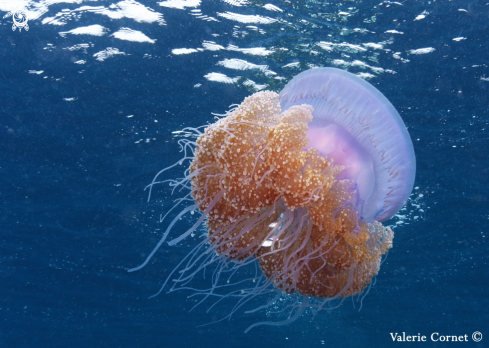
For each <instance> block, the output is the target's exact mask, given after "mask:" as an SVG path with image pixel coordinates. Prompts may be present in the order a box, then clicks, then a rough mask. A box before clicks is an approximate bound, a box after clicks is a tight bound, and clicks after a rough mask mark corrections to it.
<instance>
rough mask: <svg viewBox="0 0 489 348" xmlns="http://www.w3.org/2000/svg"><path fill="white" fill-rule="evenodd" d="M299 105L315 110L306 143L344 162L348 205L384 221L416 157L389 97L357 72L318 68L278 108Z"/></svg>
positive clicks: (288, 90)
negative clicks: (352, 187) (351, 187)
mask: <svg viewBox="0 0 489 348" xmlns="http://www.w3.org/2000/svg"><path fill="white" fill-rule="evenodd" d="M301 104H309V105H311V106H312V107H313V108H314V112H313V113H312V115H313V120H312V122H310V123H309V131H308V133H307V136H308V138H309V139H310V141H309V145H308V146H309V147H313V148H316V149H317V150H319V151H320V152H321V154H323V155H324V156H326V157H327V158H328V159H332V160H333V163H334V164H335V165H340V166H344V168H345V169H344V170H343V171H342V172H341V173H340V176H339V177H338V179H340V180H341V179H348V180H352V181H353V182H355V183H356V195H354V197H353V198H352V201H351V203H352V204H353V205H354V206H355V208H356V210H357V211H358V213H359V215H360V217H361V218H362V219H363V220H364V221H366V222H373V221H374V220H375V221H384V220H387V219H388V218H390V217H391V216H393V215H394V214H395V213H397V212H398V211H399V210H400V209H401V208H402V207H403V205H404V204H405V203H406V201H407V200H408V197H409V195H410V194H411V191H412V189H413V185H414V177H415V174H416V159H415V156H414V149H413V143H412V141H411V138H410V137H409V133H408V131H407V129H406V126H405V125H404V122H403V121H402V119H401V117H400V116H399V113H398V112H397V111H396V109H395V108H394V106H393V105H392V104H391V103H390V102H389V101H388V100H387V98H386V97H384V95H383V94H382V93H380V92H379V91H378V90H377V89H376V88H375V87H373V86H372V85H371V84H369V83H368V82H366V81H364V80H363V79H361V78H359V77H358V76H356V75H353V74H351V73H349V72H346V71H344V70H340V69H335V68H317V69H311V70H307V71H304V72H302V73H301V74H299V75H297V76H296V77H294V78H293V79H292V80H291V81H290V82H289V83H288V84H287V85H286V86H285V88H284V89H283V90H282V92H280V105H281V107H282V110H287V109H288V108H290V107H291V106H293V105H301Z"/></svg>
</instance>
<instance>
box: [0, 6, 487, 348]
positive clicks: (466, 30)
mask: <svg viewBox="0 0 489 348" xmlns="http://www.w3.org/2000/svg"><path fill="white" fill-rule="evenodd" d="M367 3H369V2H368V1H367ZM374 3H375V4H377V3H378V1H375V2H370V3H369V4H368V6H367V5H366V4H363V5H364V6H365V8H366V9H367V8H371V7H372V6H373V4H374ZM311 4H312V3H298V4H297V5H294V6H291V5H286V4H282V3H277V4H276V5H278V6H280V7H282V8H288V10H287V11H289V12H290V13H291V14H293V15H294V16H296V17H300V16H301V15H303V16H306V14H307V13H311V12H314V11H315V9H314V7H313V8H311V6H314V5H311ZM350 4H355V3H353V2H351V3H350ZM105 5H106V6H108V3H105ZM145 5H147V6H153V8H156V9H157V10H158V11H160V12H162V13H163V14H164V16H165V20H166V22H167V25H166V26H156V25H153V26H147V25H144V24H140V23H135V22H133V21H131V20H129V19H127V23H125V22H124V21H125V19H122V20H121V21H119V22H117V25H116V24H115V23H114V22H113V21H111V20H108V19H105V17H104V18H102V17H100V16H99V15H95V14H87V15H86V16H83V17H82V18H81V19H80V20H79V22H77V23H76V25H74V24H73V25H72V26H71V27H70V28H62V30H69V29H71V28H74V27H78V26H83V25H89V24H94V23H100V24H103V25H104V26H106V27H108V28H110V29H111V30H112V31H116V30H117V29H118V28H119V27H123V26H130V27H131V28H132V29H136V30H144V32H145V34H146V35H148V36H149V37H151V38H157V42H156V43H155V44H154V45H148V44H145V45H144V49H143V50H142V51H141V47H143V46H142V45H143V44H140V43H132V42H126V41H120V40H117V39H115V38H109V37H103V38H98V37H93V38H90V41H91V42H93V43H94V44H95V45H97V44H98V43H99V41H98V40H101V41H100V43H101V45H103V47H102V46H100V47H102V48H104V47H107V46H111V45H112V47H118V48H119V50H121V51H125V52H131V55H126V56H116V57H113V58H110V59H109V60H107V61H105V62H98V61H96V60H94V59H90V60H87V63H86V64H85V65H83V66H81V67H80V66H77V65H74V64H73V63H72V62H73V61H76V60H78V59H81V58H80V54H81V53H80V51H74V52H71V51H68V50H62V49H61V47H68V46H70V45H73V44H76V43H80V40H79V39H78V38H74V37H67V38H61V37H60V36H59V34H58V32H59V31H60V28H58V27H56V26H50V25H42V24H41V22H40V20H36V21H32V22H30V23H29V24H30V31H29V32H24V31H23V32H22V33H19V32H18V31H16V32H12V31H11V22H8V21H7V20H3V21H2V23H1V25H0V42H1V47H0V91H1V97H0V204H1V210H0V231H1V234H0V345H1V346H2V347H67V346H69V347H87V346H93V347H109V346H110V347H194V346H199V347H216V346H218V347H228V346H229V347H250V346H253V347H288V346H301V347H303V346H307V347H309V346H320V345H322V344H323V343H324V344H325V345H329V346H332V347H338V346H344V347H347V346H352V347H355V346H390V345H392V346H396V345H400V344H402V343H394V344H393V343H392V340H391V338H390V335H389V333H390V332H403V331H405V332H406V333H409V334H417V333H418V332H419V333H421V334H425V335H430V334H431V333H432V332H440V333H442V334H456V335H458V334H468V335H469V336H470V335H471V334H472V332H474V331H476V330H478V331H481V332H482V333H483V335H485V337H484V339H483V340H482V341H481V342H480V343H479V344H477V346H480V347H484V346H487V343H486V342H487V340H488V339H489V330H487V328H488V324H487V323H488V321H489V309H488V308H489V300H488V296H487V289H488V288H489V280H488V277H489V269H488V267H489V265H488V260H487V254H488V242H487V239H488V238H489V234H488V231H487V225H488V222H489V203H488V194H489V185H488V179H487V178H488V175H489V159H488V152H487V148H488V145H489V141H488V135H487V134H488V132H489V111H488V106H489V102H488V98H487V96H488V94H489V82H488V81H484V80H482V79H481V77H482V76H488V77H489V69H488V67H487V63H488V62H489V50H488V48H487V32H488V31H487V30H488V27H487V22H488V20H489V6H488V5H487V4H486V3H485V2H484V1H473V2H467V1H459V2H458V3H457V2H456V1H452V2H450V3H448V4H446V3H444V2H442V1H437V2H436V3H435V2H434V3H433V4H430V6H429V9H430V14H429V16H428V17H427V19H426V20H425V21H424V22H419V25H418V23H415V24H416V26H415V25H414V24H413V18H415V17H416V16H417V15H418V14H420V13H421V12H422V11H423V10H424V9H426V8H428V2H412V3H410V4H408V3H406V4H405V6H404V7H403V8H402V10H398V9H397V8H396V10H395V11H394V9H393V8H394V7H395V6H394V5H392V7H389V8H386V7H385V5H384V9H383V12H384V16H383V17H381V18H379V20H378V21H377V22H376V23H374V24H371V25H369V26H368V28H369V30H372V31H378V32H379V33H382V32H383V31H385V30H387V29H392V19H397V20H398V21H399V23H403V22H402V21H403V20H406V24H403V25H401V26H400V27H399V30H400V31H403V32H404V34H403V35H399V36H396V41H395V47H390V48H391V49H393V50H394V51H395V50H397V51H400V52H402V54H403V57H406V51H407V50H409V49H413V48H421V47H430V46H431V47H436V51H435V52H433V53H430V54H429V55H419V56H416V55H410V56H409V59H410V60H411V61H410V62H409V63H402V62H400V61H399V60H394V59H391V60H389V61H387V60H385V61H383V60H382V58H381V61H380V66H382V67H384V68H389V69H393V70H395V71H396V72H397V74H395V75H391V74H381V75H379V76H378V77H376V78H375V79H373V80H371V82H372V83H373V84H374V85H375V86H376V87H377V88H379V89H380V90H381V91H382V92H383V93H384V94H385V95H386V96H387V98H388V99H389V100H391V102H392V103H393V104H394V105H395V107H396V108H397V109H398V111H399V113H400V114H401V116H402V117H403V119H404V120H405V122H406V125H407V126H408V129H409V132H410V134H411V136H412V139H413V143H414V146H415V152H416V156H417V176H416V183H415V186H417V187H419V189H418V191H417V192H418V193H423V194H424V197H423V199H422V200H421V202H422V209H424V210H425V213H424V214H418V215H420V216H421V218H420V219H418V220H417V221H410V223H409V224H404V225H403V226H401V227H398V228H396V230H395V232H396V235H395V239H394V248H393V249H392V250H391V251H390V252H389V255H388V258H387V260H386V261H385V262H384V264H383V266H382V268H381V270H380V273H379V275H378V276H377V280H376V284H375V286H374V287H373V288H372V289H371V290H370V293H369V295H368V296H367V297H366V298H365V299H364V301H363V308H362V310H361V311H358V306H357V305H356V306H355V307H354V306H353V305H352V304H351V302H350V301H348V300H347V301H345V303H344V304H343V305H342V306H341V307H340V308H338V309H336V310H334V311H332V312H330V313H329V312H322V313H319V314H318V315H317V316H316V317H314V318H312V316H311V315H306V316H304V317H302V318H300V319H299V320H297V321H296V322H294V323H293V324H291V325H288V326H282V327H258V328H256V329H253V330H252V331H251V332H250V333H248V334H244V333H243V331H244V329H245V328H246V327H247V326H248V325H250V324H251V323H254V322H257V321H261V320H263V319H264V313H255V314H253V315H246V314H243V313H236V315H235V316H233V318H232V320H231V321H229V322H228V321H225V322H221V323H218V324H215V325H210V326H205V327H199V328H196V326H198V325H200V324H205V323H207V322H210V321H212V320H215V319H217V318H219V317H220V315H222V314H226V313H227V310H229V309H230V308H231V307H227V308H226V306H224V307H219V308H218V309H216V310H215V311H212V312H211V313H206V312H205V309H206V308H205V307H199V308H198V309H197V310H195V311H194V312H192V313H188V312H187V311H188V310H189V309H190V308H191V306H192V302H191V301H190V300H188V299H187V298H186V297H187V295H188V293H183V292H177V293H172V294H169V295H165V294H162V295H160V296H158V297H156V298H154V299H151V300H148V299H147V297H148V296H149V295H151V294H153V293H154V292H156V291H157V290H158V289H159V286H160V284H161V281H162V279H164V276H165V275H166V274H168V272H169V271H170V270H171V269H172V265H175V264H176V262H177V261H179V260H180V259H181V257H183V256H184V255H185V254H186V252H188V250H189V246H188V245H187V244H185V243H184V244H182V245H181V246H177V247H172V248H170V247H165V248H164V250H162V251H160V252H159V253H158V254H157V255H156V256H155V257H154V258H153V260H152V261H151V263H150V265H148V266H147V267H146V268H144V269H143V270H141V271H139V272H137V273H127V272H126V270H127V269H128V268H130V267H134V266H136V265H138V264H140V262H141V261H142V260H143V259H144V256H145V255H147V253H148V252H149V251H151V250H152V248H153V246H154V245H155V244H156V242H157V241H158V240H159V234H157V233H153V232H154V228H155V226H156V219H157V216H159V213H160V212H162V211H164V209H165V207H162V204H161V202H160V201H161V200H164V197H159V201H158V198H157V201H156V202H152V203H147V202H146V193H145V192H144V191H143V189H144V187H145V186H146V185H147V184H148V183H149V182H150V181H151V179H152V178H153V175H154V174H155V173H157V172H158V171H159V170H160V169H161V168H164V167H165V166H167V165H169V164H171V163H173V162H175V161H176V160H177V159H178V158H179V157H180V154H179V153H178V146H177V144H176V142H175V140H174V139H173V138H172V136H171V132H172V131H175V130H178V129H181V128H183V127H184V126H198V125H202V124H205V123H207V122H212V115H211V112H217V113H223V112H224V111H225V110H226V109H227V108H228V106H229V105H231V104H233V103H239V102H241V101H242V100H243V98H244V97H245V96H247V95H249V93H250V92H249V91H248V90H247V89H245V88H244V87H240V86H237V85H226V84H219V83H215V82H210V81H207V80H205V79H204V78H203V77H202V76H204V75H205V74H207V73H209V72H210V71H220V69H221V68H218V67H215V66H214V64H215V63H216V62H217V61H218V60H219V59H222V56H221V57H219V58H216V57H214V55H215V54H216V53H215V52H209V51H206V52H201V53H199V54H194V55H183V56H175V55H171V54H170V53H171V52H170V51H171V49H173V48H181V47H199V46H200V44H201V42H202V41H203V40H208V39H209V36H208V32H212V31H216V26H217V27H219V28H220V30H221V31H226V30H228V31H229V32H232V28H233V25H235V23H233V22H229V21H228V22H226V21H222V22H219V23H217V22H204V21H198V20H193V21H190V20H188V19H187V17H188V16H186V17H185V16H183V14H184V13H185V12H182V11H180V10H171V9H164V8H159V7H158V6H156V5H155V4H154V3H145ZM306 5H307V6H306ZM70 6H71V5H70ZM70 6H68V5H66V4H62V5H53V6H51V7H50V14H54V13H56V12H57V11H59V10H61V9H63V8H67V7H69V8H74V7H70ZM287 6H289V7H287ZM308 6H309V7H308ZM317 6H319V5H317ZM356 6H362V5H361V4H356ZM202 8H203V9H204V8H205V9H206V10H207V11H220V12H224V11H231V10H233V11H235V12H240V13H247V14H254V13H261V14H263V11H261V12H260V11H258V10H256V8H255V7H250V8H236V7H232V6H230V5H228V4H225V3H217V2H209V3H204V4H203V5H202ZM458 8H464V9H467V10H468V12H467V13H465V12H460V11H457V9H458ZM366 9H365V11H367V10H366ZM391 10H392V13H390V12H389V11H391ZM268 15H270V14H268ZM2 16H3V14H2ZM323 24H327V23H323ZM357 24H358V25H362V26H366V25H365V24H362V22H361V21H359V23H355V18H353V19H352V20H351V21H350V22H349V23H348V24H342V25H345V26H348V27H350V28H355V27H356V25H357ZM329 25H332V24H327V25H325V27H324V30H325V31H327V30H330V29H331V28H333V27H328V26H329ZM112 26H113V27H112ZM337 26H339V25H337ZM270 30H271V31H272V32H273V29H270ZM294 30H295V29H293V28H292V29H290V32H288V33H287V35H285V36H284V35H282V34H280V33H277V35H276V36H275V41H274V44H280V43H282V44H283V45H287V40H292V41H293V40H296V39H297V40H304V42H307V41H308V40H309V41H311V42H312V41H317V40H321V39H322V37H321V35H322V32H321V30H319V31H317V32H312V33H302V34H300V33H299V31H297V32H294ZM331 30H332V29H331ZM281 35H282V36H281ZM316 36H317V37H316ZM458 36H463V37H467V40H464V41H461V42H458V43H456V44H454V42H453V41H452V40H451V39H452V38H454V37H458ZM301 38H302V39H301ZM335 38H336V39H338V40H342V38H341V37H339V36H337V37H335ZM360 39H361V38H359V40H360ZM102 40H103V44H102ZM233 40H234V39H233V38H232V37H229V43H230V44H235V42H234V41H233ZM254 40H255V41H256V40H258V39H256V38H253V37H252V36H250V37H249V39H245V40H242V41H240V42H239V44H240V47H252V46H260V45H263V46H265V45H266V44H267V43H266V42H259V41H256V42H255V41H254ZM348 40H351V41H352V42H354V41H355V37H353V38H351V37H350V38H348ZM362 40H364V39H362ZM338 42H341V41H338ZM48 43H52V44H54V46H56V47H58V46H59V47H58V49H56V50H55V52H51V51H49V50H46V49H44V48H45V47H46V46H47V44H48ZM247 45H248V46H247ZM96 51H97V50H95V51H93V52H92V53H91V54H93V53H95V52H96ZM143 51H144V52H143ZM138 53H139V54H138ZM142 53H148V54H152V55H154V56H157V57H158V59H143V58H142ZM219 54H221V53H219ZM222 54H223V55H224V53H222ZM240 58H241V59H245V58H249V57H240ZM288 59H290V58H284V59H278V58H273V57H272V58H260V57H258V58H256V57H255V58H254V59H253V62H254V63H255V64H269V65H270V67H271V69H272V70H273V69H274V68H275V67H279V66H281V65H284V64H287V63H289V61H288ZM297 59H299V60H301V61H302V59H304V60H305V59H309V61H310V62H311V63H315V64H318V65H321V57H318V56H314V57H313V56H309V55H307V54H303V53H301V52H299V51H297ZM474 65H478V66H477V67H474ZM304 68H305V65H301V69H304ZM29 70H44V71H45V73H44V74H42V75H36V74H29V73H28V71H29ZM80 70H83V73H79V71H80ZM296 73H297V72H294V73H290V74H291V75H294V74H296ZM242 74H244V73H242ZM44 76H48V78H47V79H44V78H43V77H44ZM195 83H201V84H202V86H201V87H200V88H194V87H193V85H194V84H195ZM276 88H280V85H277V86H276ZM70 97H75V98H77V99H76V100H74V101H72V102H67V101H64V100H63V98H70ZM128 115H134V117H132V118H127V117H126V116H128ZM473 116H475V117H473ZM155 120H157V121H158V122H155ZM146 138H156V140H151V141H150V142H149V143H146V142H144V141H143V142H141V143H138V144H135V142H136V141H138V140H139V139H146ZM418 139H419V140H418ZM454 146H456V147H454ZM166 204H168V202H167V203H166ZM422 345H423V346H431V345H433V346H436V345H437V344H433V343H431V342H427V343H424V344H422ZM438 345H439V343H438ZM459 345H463V346H467V345H475V344H474V343H473V342H469V343H459Z"/></svg>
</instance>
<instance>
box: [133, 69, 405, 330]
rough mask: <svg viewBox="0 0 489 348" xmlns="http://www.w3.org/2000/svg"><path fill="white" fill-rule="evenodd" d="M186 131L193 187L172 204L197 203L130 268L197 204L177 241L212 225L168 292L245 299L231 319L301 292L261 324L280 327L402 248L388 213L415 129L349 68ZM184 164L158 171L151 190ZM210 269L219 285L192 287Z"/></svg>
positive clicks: (177, 187) (360, 281)
mask: <svg viewBox="0 0 489 348" xmlns="http://www.w3.org/2000/svg"><path fill="white" fill-rule="evenodd" d="M187 131H190V132H193V134H194V135H195V137H196V138H197V139H196V141H192V140H189V139H188V138H186V139H181V140H180V141H179V142H180V145H181V147H182V150H183V151H184V158H183V159H184V160H188V161H190V166H189V168H188V170H186V172H185V173H186V175H185V178H183V179H182V180H170V181H171V183H172V184H171V186H173V191H177V192H180V191H182V189H189V190H190V192H188V193H186V194H185V196H184V197H181V198H178V199H177V203H176V204H175V206H174V208H172V210H174V209H177V208H178V207H180V206H183V205H184V204H186V203H187V202H188V201H189V196H191V198H192V200H193V204H190V205H188V206H187V207H185V208H180V209H181V211H180V213H178V214H177V215H176V217H175V218H174V219H173V220H172V221H171V222H170V223H168V225H167V227H166V230H165V232H164V234H163V236H162V238H161V240H160V242H159V243H158V244H157V246H156V247H155V248H154V250H153V251H152V252H151V253H150V255H149V256H148V257H147V258H146V260H145V262H144V263H143V264H142V265H141V266H139V267H136V268H133V269H131V270H129V271H135V270H138V269H140V268H142V267H144V265H146V264H147V262H148V261H149V260H150V259H151V257H152V256H153V255H154V253H155V252H156V251H157V250H158V248H159V247H160V246H161V245H162V244H163V243H164V242H165V241H166V240H167V239H168V238H169V235H170V233H171V231H172V229H173V228H174V226H175V224H177V223H178V222H179V221H180V220H181V219H182V217H183V216H184V215H185V214H188V213H192V212H193V211H194V210H197V209H198V210H200V212H201V213H202V214H201V215H200V217H199V218H198V219H197V220H196V221H195V222H194V224H193V225H192V226H191V227H190V228H188V229H187V230H186V232H184V233H183V234H181V235H179V236H177V237H175V238H173V239H171V240H170V241H169V242H168V244H169V245H175V244H177V243H179V242H180V241H182V240H183V239H185V238H186V237H188V236H190V235H193V234H194V233H195V231H196V230H197V229H198V228H199V227H200V226H201V225H203V224H204V223H205V228H206V234H205V236H204V239H203V240H202V241H201V242H200V243H198V244H197V246H196V247H195V248H194V249H193V250H192V251H191V252H190V253H189V254H188V255H187V257H185V258H184V259H183V260H182V261H181V262H180V264H178V265H177V266H176V267H175V269H174V270H173V272H172V273H171V274H170V275H169V276H168V278H167V280H166V281H165V282H164V284H163V286H162V288H161V289H160V292H161V291H162V290H163V289H164V288H165V287H167V286H168V288H169V291H175V290H178V289H193V290H194V291H195V293H194V294H193V295H192V296H201V297H202V299H201V301H204V300H205V299H207V298H217V302H219V301H221V300H223V299H226V298H236V299H237V304H236V305H235V307H233V309H232V310H231V313H230V314H229V316H230V315H231V314H232V313H234V312H235V311H236V310H237V309H239V308H241V307H242V306H244V305H245V304H246V303H247V302H248V301H249V300H250V299H251V298H254V297H257V296H260V295H264V294H269V293H270V292H277V293H279V294H298V295H299V296H300V297H301V298H302V299H303V300H302V302H301V304H300V305H297V304H292V305H291V308H292V311H293V312H294V313H293V314H291V315H290V316H289V318H288V319H286V320H283V321H280V322H278V323H270V322H264V323H257V324H255V325H258V324H268V325H277V324H287V323H289V322H291V321H292V320H294V319H296V318H298V317H299V316H300V315H301V314H302V313H303V311H304V309H305V308H307V307H308V306H314V307H315V308H316V309H322V308H324V307H325V306H326V305H327V304H328V303H330V302H331V301H332V300H334V299H337V298H345V297H347V296H352V295H356V294H360V293H362V291H363V290H364V289H365V288H366V287H367V286H368V285H369V284H370V282H371V279H372V277H373V276H375V275H376V274H377V273H378V270H379V267H380V261H381V258H382V255H384V254H385V253H386V252H387V250H389V249H390V248H391V247H392V239H393V232H392V230H391V229H390V228H389V227H384V226H383V225H382V224H381V221H384V220H385V219H387V218H389V217H390V216H392V215H393V214H395V213H396V212H397V211H398V210H399V209H400V208H401V207H402V205H403V204H404V203H405V201H406V200H407V197H408V196H409V194H410V191H411V189H412V187H413V182H414V173H415V160H414V152H413V149H412V143H411V140H410V138H409V135H408V133H407V130H406V128H405V126H404V124H403V122H402V120H401V119H400V117H399V115H398V114H397V112H396V111H395V109H394V107H393V106H392V105H391V104H390V103H389V102H388V101H387V99H386V98H385V97H383V96H382V94H381V93H380V92H379V91H377V90H376V89H375V88H374V87H372V86H371V85H370V84H368V83H367V82H365V81H363V80H361V79H359V78H357V77H356V76H354V75H352V74H350V73H347V72H344V71H341V70H338V69H330V68H322V69H313V70H309V71H306V72H303V73H301V74H299V75H298V76H296V77H295V78H294V79H293V80H291V81H290V82H289V84H288V85H287V86H286V87H285V88H284V89H283V91H282V92H281V93H280V95H278V94H276V93H274V92H269V91H265V92H258V93H255V94H253V95H251V96H249V97H247V98H246V99H245V100H244V101H243V103H242V104H240V105H239V106H237V107H236V108H235V109H233V110H231V111H229V112H228V113H227V114H226V115H225V117H223V118H221V119H219V120H218V121H217V122H216V123H214V124H212V125H210V126H208V127H207V128H206V129H205V130H204V131H203V132H201V131H200V130H199V129H187ZM179 163H182V161H179ZM177 164H178V163H177ZM177 164H175V165H173V166H170V167H168V168H165V169H164V170H162V171H161V172H160V173H158V174H157V175H156V177H155V179H154V180H153V182H152V184H151V185H149V187H150V192H151V189H152V188H153V186H154V185H155V184H158V183H160V181H157V180H159V179H158V178H159V177H160V176H161V174H162V173H163V172H165V171H166V170H168V169H171V168H173V167H175V166H176V165H177ZM167 215H168V214H167ZM167 215H165V217H166V216H167ZM163 220H164V219H163ZM163 220H162V221H163ZM248 265H257V266H258V268H257V272H256V274H255V275H254V276H253V277H251V278H245V279H242V280H238V281H236V282H231V283H230V278H231V277H233V276H234V274H235V272H237V271H239V270H240V269H242V268H244V267H245V266H248ZM209 267H214V271H213V277H212V279H211V285H210V286H209V288H207V289H201V290H198V289H196V288H195V287H190V286H189V283H190V282H192V280H193V279H194V277H196V276H197V275H199V274H202V273H205V271H206V270H208V269H209ZM226 275H228V277H227V276H226ZM246 284H249V285H246ZM226 291H227V292H226ZM201 301H200V302H201ZM200 302H199V303H200ZM272 303H273V300H272V301H269V302H267V304H266V305H265V306H261V307H260V308H267V307H268V306H271V305H272ZM229 316H228V317H229ZM255 325H252V326H251V327H254V326H255ZM251 327H250V328H251Z"/></svg>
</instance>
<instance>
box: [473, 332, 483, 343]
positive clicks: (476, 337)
mask: <svg viewBox="0 0 489 348" xmlns="http://www.w3.org/2000/svg"><path fill="white" fill-rule="evenodd" d="M472 339H473V340H474V341H475V342H480V341H481V340H482V334H481V333H480V332H479V331H476V332H474V333H473V334H472Z"/></svg>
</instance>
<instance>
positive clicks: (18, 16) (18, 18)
mask: <svg viewBox="0 0 489 348" xmlns="http://www.w3.org/2000/svg"><path fill="white" fill-rule="evenodd" d="M12 18H13V20H14V24H15V25H16V26H17V27H19V28H23V27H24V26H25V25H26V24H27V21H28V20H29V18H27V12H26V11H24V10H17V11H15V12H14V14H13V16H12Z"/></svg>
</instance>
